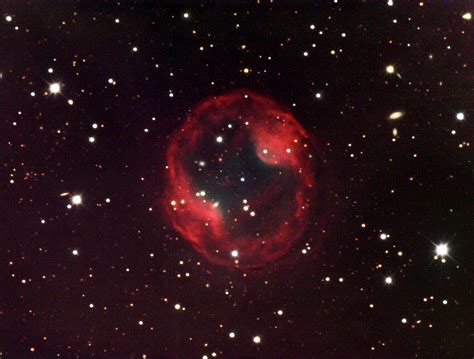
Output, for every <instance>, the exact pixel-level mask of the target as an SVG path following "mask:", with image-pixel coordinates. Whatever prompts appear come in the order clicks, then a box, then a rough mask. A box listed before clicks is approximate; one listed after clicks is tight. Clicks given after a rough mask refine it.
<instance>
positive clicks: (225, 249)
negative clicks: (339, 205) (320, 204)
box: [164, 90, 323, 268]
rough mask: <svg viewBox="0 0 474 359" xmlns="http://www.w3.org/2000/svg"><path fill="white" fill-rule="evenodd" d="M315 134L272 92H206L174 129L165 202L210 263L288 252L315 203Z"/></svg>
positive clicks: (251, 262) (243, 263) (254, 261)
mask: <svg viewBox="0 0 474 359" xmlns="http://www.w3.org/2000/svg"><path fill="white" fill-rule="evenodd" d="M314 142H315V139H314V138H313V137H312V136H310V135H309V134H308V132H307V131H305V129H304V128H303V127H302V126H301V125H300V123H299V122H298V121H297V120H296V119H295V118H294V117H293V115H292V114H291V113H290V112H289V111H288V110H285V109H284V108H283V107H281V106H280V105H278V104H277V103H276V102H275V101H274V100H273V99H270V98H269V97H266V96H263V95H259V94H257V93H255V92H252V91H244V90H241V91H235V92H231V93H227V94H224V95H220V96H217V97H211V98H208V99H206V100H204V101H203V102H201V103H200V104H199V105H197V106H196V107H195V108H194V109H193V110H192V111H191V112H190V114H189V115H188V117H187V119H186V121H185V122H184V124H183V125H182V126H181V127H180V128H179V129H178V130H177V131H176V132H175V133H174V134H173V135H172V137H171V140H170V143H169V147H168V150H167V155H166V159H167V164H168V168H167V177H168V187H167V191H166V196H165V197H164V198H165V202H164V207H165V208H166V209H167V215H168V218H169V220H170V222H171V223H172V224H173V226H174V228H175V229H176V230H177V231H178V232H179V233H181V235H183V237H184V238H186V239H187V240H188V241H190V242H191V243H192V245H193V247H194V248H195V249H196V250H197V251H198V252H200V253H201V254H202V255H204V256H205V257H206V258H207V259H208V260H209V261H210V262H212V263H215V264H219V265H226V266H235V267H240V268H259V267H262V266H264V265H265V264H267V263H269V262H273V261H275V260H277V259H279V258H281V257H283V256H285V255H286V254H287V253H288V251H289V250H290V248H292V246H294V245H295V244H296V243H297V242H298V239H299V237H300V236H301V233H302V232H303V231H304V229H305V227H306V224H307V220H308V217H309V213H310V210H312V207H313V206H317V204H315V203H314V202H313V201H312V199H314V198H315V197H316V196H315V194H316V191H317V190H318V186H322V185H323V184H322V183H316V181H315V173H314V171H315V170H319V171H321V170H322V169H321V168H315V162H316V161H315V159H317V158H319V154H318V153H315V146H314Z"/></svg>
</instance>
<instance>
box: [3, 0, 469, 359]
mask: <svg viewBox="0 0 474 359" xmlns="http://www.w3.org/2000/svg"><path fill="white" fill-rule="evenodd" d="M262 2H263V1H262ZM235 3H236V2H234V5H232V4H231V2H225V4H221V5H216V4H214V5H212V4H211V5H209V4H199V3H197V2H190V3H189V4H190V5H170V3H168V4H167V5H164V4H163V3H158V2H156V3H155V2H151V1H148V2H134V1H120V2H100V1H81V2H73V1H4V2H2V4H1V5H0V15H1V18H0V40H1V42H0V43H1V45H0V49H1V54H0V73H1V78H0V109H1V112H0V131H1V132H0V133H1V137H0V156H1V157H0V160H1V162H0V164H1V170H0V176H1V177H0V178H1V197H0V267H1V270H0V352H1V354H0V357H2V358H3V357H5V358H52V357H66V358H74V357H78V358H88V357H99V358H202V359H206V358H208V359H211V358H214V357H216V358H472V356H473V355H474V344H473V343H474V338H473V337H474V325H473V324H474V323H473V319H474V304H473V303H474V297H473V263H472V259H473V253H474V252H473V251H474V246H473V243H472V241H473V234H474V221H473V215H474V189H473V184H474V173H473V166H474V164H473V159H474V157H473V155H474V152H473V145H472V142H473V133H474V127H473V121H474V115H473V114H474V99H473V94H474V92H473V90H474V86H473V85H474V72H473V68H472V66H473V61H472V60H473V58H474V57H473V56H474V38H473V20H471V12H474V5H473V3H472V2H471V1H457V2H456V1H429V2H423V3H421V2H418V1H410V2H408V1H400V0H393V2H392V1H388V2H387V1H378V2H376V1H372V2H368V1H365V2H360V3H355V2H346V1H338V2H337V1H334V2H329V1H328V2H319V1H314V2H309V1H307V2H295V3H299V4H300V5H301V4H304V5H301V6H296V5H294V4H293V5H291V6H290V5H289V3H288V2H286V5H285V6H283V4H269V3H265V4H257V3H251V2H249V3H248V4H247V5H238V6H237V5H235ZM58 84H59V86H60V91H59V92H58V91H56V90H57V89H58V88H57V85H58ZM239 89H249V90H252V91H255V92H257V93H259V94H262V95H265V96H269V97H271V98H273V99H274V100H275V101H276V102H278V103H279V104H280V105H281V106H283V107H285V108H287V109H289V110H290V111H291V113H292V114H293V115H294V116H295V118H296V119H297V120H298V121H299V122H300V123H301V125H302V126H303V127H304V128H305V129H306V130H307V131H308V132H310V133H311V134H312V135H314V136H315V137H316V139H317V141H318V143H319V144H320V147H321V153H320V155H321V156H322V157H323V158H324V160H325V161H326V163H327V166H328V172H329V173H330V175H329V176H328V178H329V181H328V186H329V188H330V190H328V191H327V193H326V198H325V201H324V208H322V206H319V207H317V211H318V213H314V215H315V217H318V218H324V221H321V220H319V221H317V222H311V223H309V224H308V226H309V227H308V229H307V231H306V232H305V235H304V236H303V237H302V238H301V239H300V242H301V243H304V242H305V240H306V239H307V238H305V236H310V237H311V238H312V239H313V244H316V245H313V246H312V248H311V250H310V251H309V253H303V252H302V251H301V245H300V247H297V248H295V249H294V253H293V254H294V256H293V257H294V259H293V260H292V261H283V262H282V263H281V264H279V263H274V264H273V265H271V266H269V267H268V268H267V267H265V268H263V269H261V270H258V271H254V270H241V269H231V268H226V267H221V266H216V265H213V264H210V263H209V262H208V261H207V260H206V259H205V258H203V257H202V256H201V255H200V254H199V253H197V252H196V251H195V250H194V249H193V247H192V246H191V245H190V244H189V243H188V242H187V241H186V240H185V239H184V238H183V237H182V236H181V235H180V234H179V233H178V232H176V231H175V230H174V229H173V228H172V227H171V226H170V225H169V223H168V222H167V221H166V220H165V218H164V215H163V208H161V206H162V205H161V202H160V196H161V195H162V193H163V191H164V190H165V189H166V180H165V175H164V173H165V166H166V165H167V164H166V161H165V152H166V147H167V144H168V140H169V137H170V135H171V133H173V131H174V130H175V129H177V128H178V127H179V126H180V125H181V124H182V123H183V121H184V119H185V118H186V116H187V114H188V113H189V111H190V110H191V109H192V108H193V107H194V106H195V105H196V104H197V103H199V102H200V101H202V100H205V99H206V98H209V97H212V96H218V95H221V94H223V93H226V92H229V91H234V90H239ZM54 92H58V93H54ZM397 117H398V118H397ZM79 202H80V203H79ZM275 206H278V203H275ZM319 212H320V213H319ZM439 245H446V246H447V247H444V249H446V248H447V249H448V252H447V253H446V252H445V253H444V254H443V255H438V256H437V258H435V256H436V254H437V253H436V250H437V249H438V250H439V249H440V247H439ZM439 253H440V252H438V254H439Z"/></svg>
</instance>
